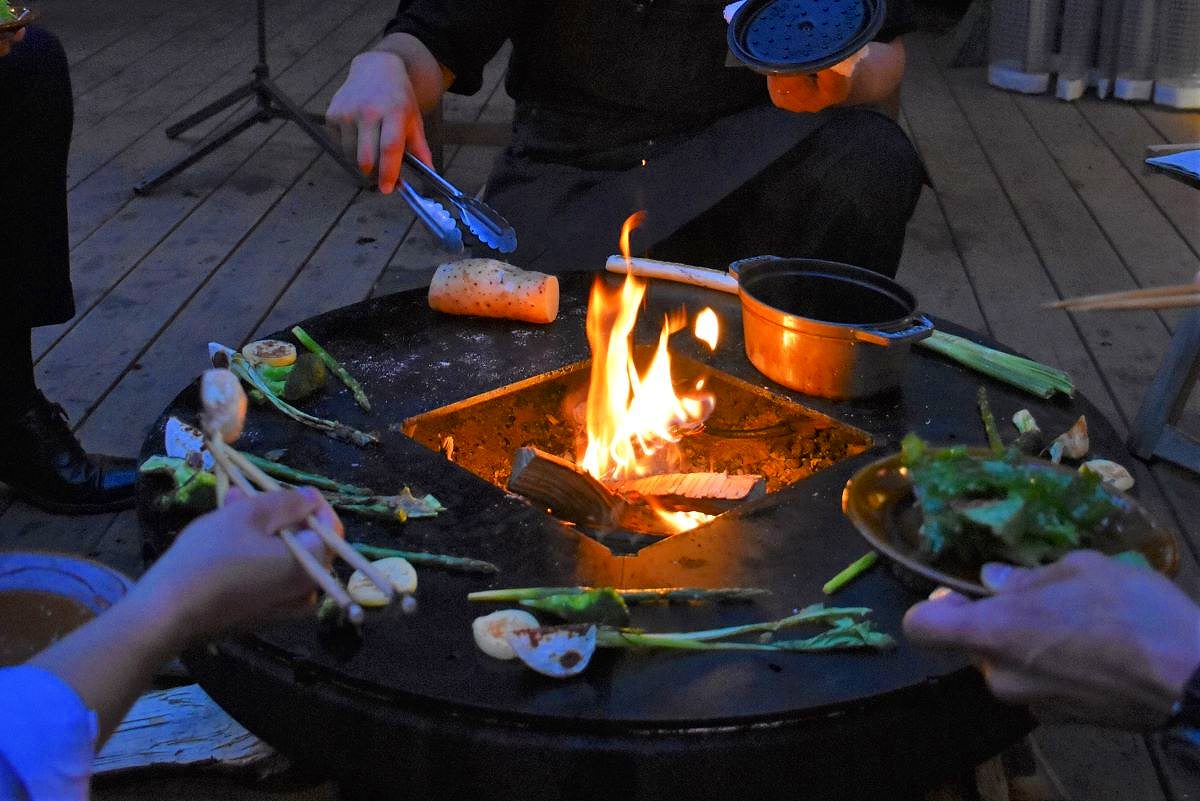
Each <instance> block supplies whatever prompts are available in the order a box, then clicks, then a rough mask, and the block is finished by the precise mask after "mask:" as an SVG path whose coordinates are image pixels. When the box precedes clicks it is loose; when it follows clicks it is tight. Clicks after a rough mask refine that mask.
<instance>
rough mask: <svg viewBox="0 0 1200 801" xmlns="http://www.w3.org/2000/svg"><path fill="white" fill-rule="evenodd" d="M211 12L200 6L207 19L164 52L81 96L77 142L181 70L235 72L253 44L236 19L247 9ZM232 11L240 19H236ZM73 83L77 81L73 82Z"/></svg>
mask: <svg viewBox="0 0 1200 801" xmlns="http://www.w3.org/2000/svg"><path fill="white" fill-rule="evenodd" d="M208 8H209V7H207V6H205V5H201V4H198V5H197V6H196V9H197V10H199V11H204V12H206V13H202V14H200V15H199V17H198V18H196V19H193V20H192V21H191V23H190V24H188V25H187V26H186V27H184V28H183V29H182V30H181V31H179V32H178V33H177V34H176V35H174V36H172V38H171V39H170V40H168V41H167V42H165V43H164V44H163V45H162V46H161V47H158V48H155V49H153V50H151V51H148V52H145V53H140V54H138V55H137V56H136V59H135V60H134V61H133V62H131V63H130V64H129V65H128V67H129V68H126V69H120V70H116V71H113V72H112V73H111V74H109V75H108V76H106V77H105V79H104V80H103V81H101V82H99V83H96V85H94V86H92V87H90V88H88V89H87V90H85V91H78V90H77V92H76V98H75V130H74V137H73V138H74V140H75V141H79V140H80V138H81V137H83V136H87V135H90V129H91V128H92V127H93V126H95V125H96V124H97V123H99V122H100V121H101V120H103V119H105V118H106V117H107V116H108V115H109V114H112V113H114V112H116V111H117V110H119V109H122V108H123V107H124V106H125V105H126V104H128V103H130V102H131V101H134V100H137V99H139V98H141V97H142V96H143V95H144V94H145V93H147V92H151V91H155V90H156V87H158V86H159V84H161V83H163V82H164V81H165V80H167V79H168V78H169V77H170V76H171V75H172V73H175V72H176V71H178V70H187V71H189V72H190V71H192V70H200V71H202V72H207V71H212V70H214V69H218V68H220V69H225V71H226V72H232V71H233V70H232V69H231V66H232V65H237V66H239V67H240V66H241V61H242V56H243V54H245V53H248V52H249V41H248V40H247V41H245V42H243V41H241V40H242V39H247V37H248V36H249V31H246V30H245V20H244V19H242V18H241V15H240V14H239V13H237V12H240V11H244V10H245V8H246V6H245V3H238V2H237V0H233V2H232V3H226V5H225V6H223V7H218V9H217V10H218V12H219V13H207V12H208ZM279 8H280V10H281V11H285V12H287V11H291V10H292V8H291V7H290V4H286V3H284V4H279ZM230 11H234V12H235V13H233V14H231V13H229V12H230ZM283 27H285V26H280V25H278V24H277V25H274V26H272V27H271V28H269V29H268V34H269V37H270V38H269V40H268V41H270V39H274V38H275V37H276V36H278V33H279V30H280V29H282V28H283ZM214 52H221V53H223V54H224V55H225V58H222V59H214V58H213V57H212V55H213V53H214ZM74 78H75V76H74V75H72V81H74ZM159 91H161V90H159ZM187 97H190V96H180V97H178V99H179V100H180V101H183V100H185V99H187ZM146 122H150V120H146Z"/></svg>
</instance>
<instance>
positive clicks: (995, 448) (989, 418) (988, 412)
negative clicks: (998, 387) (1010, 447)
mask: <svg viewBox="0 0 1200 801" xmlns="http://www.w3.org/2000/svg"><path fill="white" fill-rule="evenodd" d="M975 398H976V401H977V402H978V404H979V418H980V419H981V420H983V430H984V433H985V434H987V441H988V447H990V448H991V449H992V453H995V454H1001V453H1003V452H1004V440H1002V439H1001V438H1000V429H998V428H997V427H996V415H994V414H992V404H991V402H990V401H989V400H988V394H987V390H986V389H984V388H983V387H980V388H979V391H978V392H977V393H976V394H975Z"/></svg>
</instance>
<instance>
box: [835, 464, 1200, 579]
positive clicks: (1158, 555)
mask: <svg viewBox="0 0 1200 801" xmlns="http://www.w3.org/2000/svg"><path fill="white" fill-rule="evenodd" d="M972 454H973V455H978V456H988V455H990V452H989V451H984V450H982V449H980V450H976V451H972ZM1026 463H1027V464H1029V465H1032V466H1034V467H1036V468H1037V469H1039V470H1049V471H1055V472H1074V471H1073V469H1072V468H1070V467H1065V466H1063V465H1056V464H1052V463H1050V462H1047V461H1045V460H1042V459H1032V458H1030V459H1027V460H1026ZM1105 491H1106V492H1108V494H1109V495H1110V496H1112V498H1113V499H1114V500H1115V501H1116V503H1117V506H1118V507H1119V508H1120V512H1118V513H1117V514H1116V515H1114V516H1113V517H1112V518H1110V519H1109V520H1106V521H1105V523H1104V525H1103V527H1102V529H1101V530H1100V531H1098V532H1095V533H1094V536H1095V538H1096V540H1097V543H1096V546H1097V549H1098V550H1100V551H1102V552H1104V553H1108V554H1116V553H1121V552H1123V551H1137V552H1138V553H1140V554H1142V556H1144V557H1146V561H1147V562H1149V563H1150V566H1151V567H1153V568H1154V569H1155V570H1157V571H1158V572H1160V573H1163V574H1164V575H1167V576H1173V575H1174V574H1175V571H1176V570H1177V569H1178V567H1179V545H1178V542H1179V537H1178V535H1177V534H1176V533H1175V531H1174V530H1172V529H1170V528H1168V527H1167V526H1164V525H1162V524H1161V523H1159V522H1158V521H1156V520H1155V519H1154V517H1153V516H1152V515H1151V514H1150V512H1149V511H1147V510H1146V508H1145V507H1144V506H1142V505H1141V504H1140V503H1138V502H1137V501H1136V500H1134V499H1133V498H1131V497H1130V496H1128V495H1126V494H1125V493H1123V492H1119V491H1117V490H1114V489H1110V488H1108V487H1105ZM842 511H843V512H844V513H845V514H846V517H848V518H849V519H850V522H852V523H853V524H854V526H855V528H857V529H858V531H859V533H860V534H862V535H863V537H864V538H865V539H866V540H867V542H869V543H870V544H871V547H873V548H875V550H877V551H879V552H880V553H881V554H883V556H885V557H886V558H887V559H888V560H890V561H891V563H892V565H893V567H894V568H895V570H896V571H897V573H898V575H899V576H900V577H901V578H902V579H903V580H905V582H906V583H907V584H909V585H910V586H912V587H913V588H914V589H917V590H918V591H926V592H927V591H928V590H929V589H932V588H933V587H934V586H944V587H949V588H951V589H953V590H955V591H957V592H960V593H963V594H964V595H968V596H971V597H973V598H981V597H983V596H985V595H990V594H991V593H990V592H989V591H988V590H987V588H985V587H984V586H983V584H981V583H980V580H979V568H980V567H982V565H978V564H955V563H950V562H947V563H945V564H943V563H942V562H939V563H938V564H936V565H934V564H930V563H929V562H927V561H925V560H924V559H922V557H921V553H920V536H919V531H920V528H921V508H920V506H919V505H918V504H917V499H916V496H915V495H914V493H913V485H912V480H911V479H910V477H909V474H908V469H907V468H906V467H904V466H903V465H902V464H901V455H900V454H899V453H896V454H893V455H891V456H887V457H884V458H882V459H878V460H876V461H874V462H871V463H870V464H868V465H867V466H866V467H863V468H862V469H861V470H859V471H858V472H857V473H855V474H854V476H853V478H851V479H850V481H849V482H847V484H846V488H845V489H844V490H843V491H842Z"/></svg>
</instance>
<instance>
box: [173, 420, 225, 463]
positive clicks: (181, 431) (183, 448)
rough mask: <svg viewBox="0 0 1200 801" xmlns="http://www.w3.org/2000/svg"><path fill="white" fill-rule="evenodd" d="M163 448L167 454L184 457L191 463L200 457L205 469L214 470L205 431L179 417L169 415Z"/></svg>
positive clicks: (178, 457) (177, 457)
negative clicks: (205, 442)
mask: <svg viewBox="0 0 1200 801" xmlns="http://www.w3.org/2000/svg"><path fill="white" fill-rule="evenodd" d="M163 450H164V452H165V453H166V454H167V456H171V457H174V458H176V459H183V460H184V461H187V462H188V463H189V464H195V462H193V461H191V460H193V459H198V460H199V463H200V466H201V467H203V468H204V469H205V470H212V468H213V458H212V454H211V453H209V452H208V448H207V447H205V445H204V433H203V432H202V431H200V429H198V428H196V427H195V426H190V425H188V424H187V423H185V422H183V421H182V420H180V419H179V418H178V417H168V418H167V424H166V426H164V428H163Z"/></svg>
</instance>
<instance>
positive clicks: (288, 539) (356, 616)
mask: <svg viewBox="0 0 1200 801" xmlns="http://www.w3.org/2000/svg"><path fill="white" fill-rule="evenodd" d="M208 450H209V452H210V453H211V454H212V457H213V460H214V461H215V462H216V463H217V464H218V465H220V466H221V469H222V470H223V471H224V472H225V473H226V475H228V476H229V479H230V480H231V481H232V482H233V483H234V484H235V485H236V486H237V487H238V489H240V490H241V491H242V492H244V493H246V494H247V495H257V494H258V488H257V487H255V486H254V485H253V484H251V483H250V482H249V481H248V480H247V479H246V476H245V475H243V474H242V471H241V470H239V469H238V468H237V466H236V465H234V464H233V463H232V462H230V460H229V451H230V450H231V449H230V448H229V447H228V446H226V444H225V441H224V440H222V439H219V438H214V437H209V443H208ZM279 538H280V539H282V540H283V544H284V545H285V546H286V547H287V549H288V551H289V552H290V553H291V554H292V556H293V557H294V558H295V560H296V561H297V562H299V563H300V567H302V568H304V572H305V573H307V574H308V576H309V578H311V579H312V580H313V581H314V582H315V583H316V584H317V586H318V587H320V588H321V589H322V590H323V591H324V592H325V594H326V595H328V596H329V597H330V598H332V599H333V600H334V602H335V603H336V604H337V605H338V606H339V607H341V609H342V611H343V612H344V613H345V615H346V619H347V620H349V621H350V622H351V623H354V624H355V625H357V624H359V623H362V620H363V616H364V615H363V609H362V607H361V606H359V605H358V604H357V603H356V602H355V601H354V599H353V598H351V597H350V593H348V592H346V588H345V587H343V586H342V585H341V584H338V583H337V581H336V580H335V579H334V577H333V576H331V575H329V571H328V570H326V569H325V567H324V566H322V565H321V563H320V562H318V561H317V559H316V557H315V556H313V555H312V554H311V553H309V552H308V550H307V549H305V548H304V547H303V546H302V545H300V543H299V542H297V541H296V535H295V534H293V533H292V532H291V531H287V530H284V531H281V532H279Z"/></svg>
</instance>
